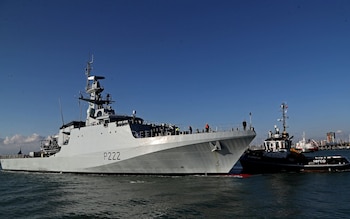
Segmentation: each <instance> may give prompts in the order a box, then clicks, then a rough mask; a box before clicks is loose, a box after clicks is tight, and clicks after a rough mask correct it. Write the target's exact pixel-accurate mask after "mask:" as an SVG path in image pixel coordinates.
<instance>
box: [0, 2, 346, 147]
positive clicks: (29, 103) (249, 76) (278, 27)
mask: <svg viewBox="0 0 350 219" xmlns="http://www.w3.org/2000/svg"><path fill="white" fill-rule="evenodd" d="M0 48H1V49H0V74H1V86H0V95H1V99H2V103H1V107H0V115H1V116H0V141H1V142H0V154H1V153H5V152H8V151H10V149H11V150H13V151H17V149H18V147H19V145H23V146H21V147H22V148H24V149H23V150H24V151H26V150H27V149H26V148H25V147H28V150H29V147H34V143H35V144H36V143H37V142H36V141H37V140H38V139H40V138H41V136H48V135H52V134H55V133H57V131H58V128H59V127H60V126H61V125H62V121H61V115H60V105H59V100H60V102H61V105H62V112H63V115H64V121H65V122H69V121H71V120H79V119H80V118H82V119H84V118H85V112H86V103H80V106H81V108H82V110H81V109H80V106H79V101H78V99H77V97H78V95H79V92H80V91H84V86H85V75H84V68H85V64H86V61H88V60H89V57H90V55H91V54H94V66H93V67H94V72H93V73H94V74H96V75H104V76H105V77H106V80H105V81H102V83H103V86H104V87H105V91H106V92H108V93H111V95H112V98H113V99H114V100H115V101H116V102H115V103H114V105H113V106H114V108H115V109H116V111H117V112H118V113H121V114H131V112H132V111H133V110H137V113H138V116H141V117H143V118H144V119H145V120H147V121H151V122H159V123H160V122H170V123H173V124H178V125H179V126H180V127H181V128H187V127H188V125H192V126H193V127H194V128H203V127H204V125H205V123H209V124H210V125H211V126H212V127H216V126H220V127H221V126H238V125H240V124H241V122H242V121H243V120H244V119H245V120H247V121H249V113H250V112H251V113H252V115H253V116H252V121H253V125H254V127H255V129H256V131H257V134H258V136H257V138H256V140H255V141H254V143H255V144H260V143H261V142H262V140H263V139H264V138H265V137H266V135H267V132H268V130H270V129H272V128H273V126H274V125H275V124H278V125H280V124H279V122H277V119H278V118H279V117H280V116H281V112H280V109H279V106H280V104H281V103H282V102H286V103H287V104H288V106H289V108H288V115H289V120H288V126H289V132H290V134H291V135H294V136H295V140H298V139H300V138H301V137H302V133H303V132H305V133H306V137H307V138H315V139H325V136H326V133H327V132H329V131H334V132H337V133H338V134H337V137H338V138H343V139H348V136H349V134H350V127H349V126H350V117H349V108H350V99H349V94H350V86H349V80H350V77H349V70H350V2H349V1H338V0H335V1H318V0H317V1H316V0H315V1H313V0H310V1H296V0H295V1H288V0H286V1H279V0H276V1H246V0H242V1H234V0H233V1H202V0H201V1H199V0H196V1H195V0H178V1H170V0H169V1H164V0H152V1H133V0H127V1H126V0H125V1H121V0H120V1H112V0H104V1H92V0H75V1H68V0H60V1H56V0H52V1H45V0H40V1H39V0H31V1H26V0H23V1H21V0H1V1H0ZM81 111H82V112H83V114H82V115H81V113H80V112H81ZM280 126H281V125H280Z"/></svg>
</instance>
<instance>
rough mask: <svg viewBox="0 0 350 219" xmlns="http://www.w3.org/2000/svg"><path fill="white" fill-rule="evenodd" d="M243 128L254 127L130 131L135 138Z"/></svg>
mask: <svg viewBox="0 0 350 219" xmlns="http://www.w3.org/2000/svg"><path fill="white" fill-rule="evenodd" d="M245 130H252V131H254V128H253V127H250V128H246V129H244V128H231V129H209V130H208V131H206V130H205V129H195V130H192V132H191V131H190V130H186V131H181V130H178V131H177V130H172V129H167V130H163V131H153V130H152V129H150V130H144V131H132V133H133V135H134V137H135V138H149V137H156V136H167V135H194V134H199V133H214V132H234V131H245Z"/></svg>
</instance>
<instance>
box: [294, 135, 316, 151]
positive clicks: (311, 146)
mask: <svg viewBox="0 0 350 219" xmlns="http://www.w3.org/2000/svg"><path fill="white" fill-rule="evenodd" d="M295 149H296V150H299V151H301V152H304V153H306V152H314V151H318V144H317V142H316V141H315V140H313V139H311V140H309V141H306V140H305V132H304V133H303V139H302V140H300V141H299V142H297V143H296V144H295Z"/></svg>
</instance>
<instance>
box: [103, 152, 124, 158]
mask: <svg viewBox="0 0 350 219" xmlns="http://www.w3.org/2000/svg"><path fill="white" fill-rule="evenodd" d="M103 159H104V160H120V152H115V151H109V152H104V153H103Z"/></svg>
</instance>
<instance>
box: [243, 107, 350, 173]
mask: <svg viewBox="0 0 350 219" xmlns="http://www.w3.org/2000/svg"><path fill="white" fill-rule="evenodd" d="M281 109H282V119H281V120H280V121H282V122H283V131H282V133H280V131H279V129H278V128H277V126H275V131H274V133H273V132H271V131H270V132H269V136H268V138H267V139H266V140H265V141H264V147H263V148H261V149H252V148H249V149H248V150H246V151H245V152H244V154H243V155H242V156H241V158H240V162H241V165H242V167H243V171H242V172H243V173H278V172H338V171H344V170H350V162H349V160H348V159H347V158H346V157H344V156H340V155H332V156H305V155H304V154H302V153H300V151H298V150H295V149H294V148H292V147H291V146H292V138H293V136H292V137H289V134H288V132H287V131H286V118H287V116H286V113H287V105H286V104H284V103H282V105H281Z"/></svg>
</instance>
